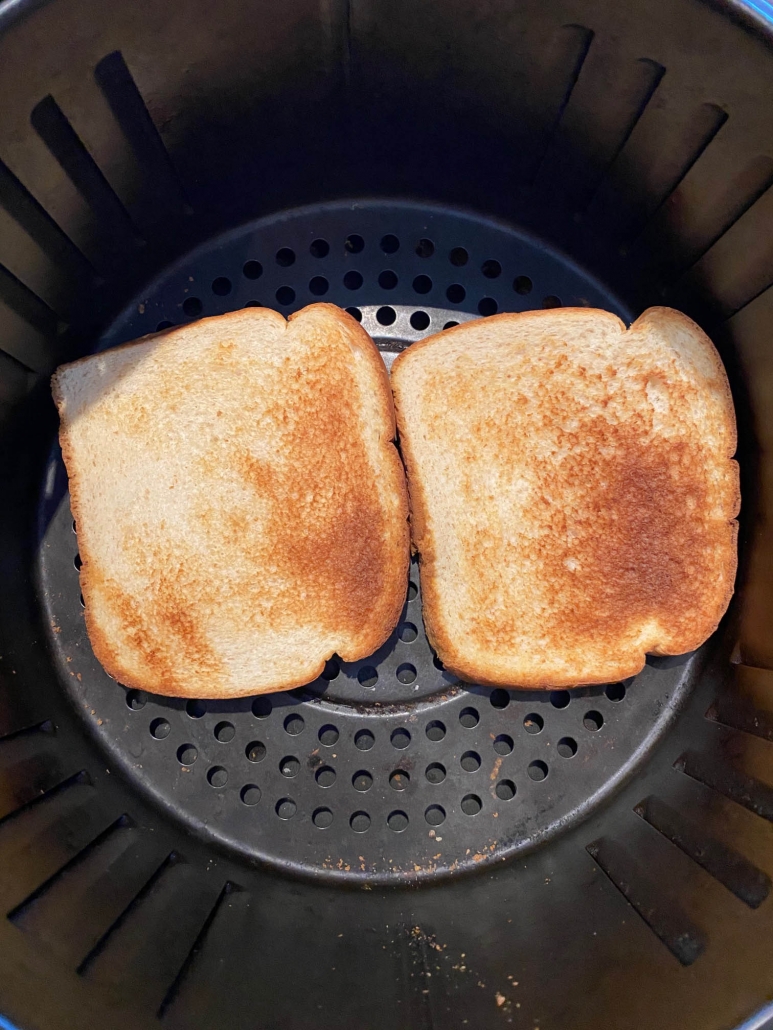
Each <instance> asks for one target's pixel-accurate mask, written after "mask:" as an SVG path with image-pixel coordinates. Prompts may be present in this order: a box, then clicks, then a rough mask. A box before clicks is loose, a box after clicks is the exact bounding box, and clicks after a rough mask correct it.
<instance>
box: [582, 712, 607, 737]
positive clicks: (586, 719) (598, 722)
mask: <svg viewBox="0 0 773 1030" xmlns="http://www.w3.org/2000/svg"><path fill="white" fill-rule="evenodd" d="M582 724H583V726H584V727H585V729H586V730H590V731H591V733H595V732H596V731H597V730H600V729H601V727H602V726H603V725H604V716H603V715H602V714H601V712H596V711H591V712H586V713H585V715H584V716H583V717H582Z"/></svg>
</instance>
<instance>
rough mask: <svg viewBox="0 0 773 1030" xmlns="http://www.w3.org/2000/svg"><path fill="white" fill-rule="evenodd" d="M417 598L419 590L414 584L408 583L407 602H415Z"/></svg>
mask: <svg viewBox="0 0 773 1030" xmlns="http://www.w3.org/2000/svg"><path fill="white" fill-rule="evenodd" d="M418 596H419V588H418V587H417V586H416V584H415V583H409V584H408V600H409V601H415V600H416V598H417V597H418Z"/></svg>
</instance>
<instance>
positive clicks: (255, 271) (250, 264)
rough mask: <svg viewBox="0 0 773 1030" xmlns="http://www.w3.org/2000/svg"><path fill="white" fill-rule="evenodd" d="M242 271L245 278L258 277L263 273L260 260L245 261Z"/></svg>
mask: <svg viewBox="0 0 773 1030" xmlns="http://www.w3.org/2000/svg"><path fill="white" fill-rule="evenodd" d="M242 273H243V275H244V278H245V279H260V277H261V276H262V275H263V265H261V263H260V261H245V263H244V267H243V268H242Z"/></svg>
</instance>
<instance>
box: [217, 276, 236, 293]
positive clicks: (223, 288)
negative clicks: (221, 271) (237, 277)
mask: <svg viewBox="0 0 773 1030" xmlns="http://www.w3.org/2000/svg"><path fill="white" fill-rule="evenodd" d="M232 289H233V287H232V285H231V280H230V279H227V278H226V277H225V276H224V275H219V276H218V277H217V279H213V280H212V292H213V293H214V294H215V296H216V297H227V296H228V294H229V293H230V292H231V290H232Z"/></svg>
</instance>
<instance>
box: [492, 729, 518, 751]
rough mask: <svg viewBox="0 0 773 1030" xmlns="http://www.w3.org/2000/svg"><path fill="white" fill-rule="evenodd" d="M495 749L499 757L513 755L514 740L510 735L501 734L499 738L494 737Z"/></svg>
mask: <svg viewBox="0 0 773 1030" xmlns="http://www.w3.org/2000/svg"><path fill="white" fill-rule="evenodd" d="M493 747H494V750H495V751H496V753H497V754H498V755H509V754H512V750H513V747H514V744H513V738H512V737H511V736H510V734H509V733H500V734H499V736H498V737H494V743H493Z"/></svg>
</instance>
